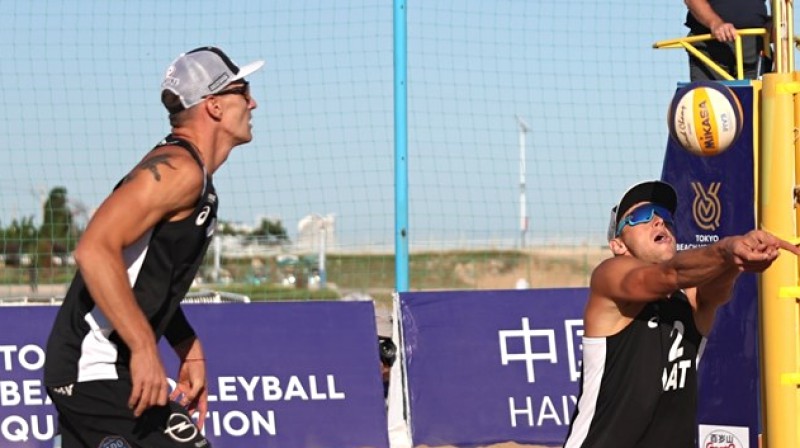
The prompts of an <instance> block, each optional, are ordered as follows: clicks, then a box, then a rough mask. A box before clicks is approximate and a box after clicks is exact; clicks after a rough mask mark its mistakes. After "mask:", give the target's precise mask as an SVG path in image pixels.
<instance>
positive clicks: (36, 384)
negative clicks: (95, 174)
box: [0, 302, 388, 448]
mask: <svg viewBox="0 0 800 448" xmlns="http://www.w3.org/2000/svg"><path fill="white" fill-rule="evenodd" d="M184 311H185V313H186V315H187V316H188V318H189V320H190V321H191V322H192V324H193V326H194V327H195V330H196V331H197V332H198V334H199V335H200V337H201V340H202V341H203V347H204V349H205V352H206V357H207V359H208V380H209V413H208V416H207V418H206V427H205V434H206V436H207V437H208V438H209V440H210V441H211V443H212V445H213V446H214V447H215V448H225V447H236V448H239V447H263V446H269V447H275V448H279V447H299V446H302V447H326V448H330V447H337V448H342V447H354V448H355V447H381V448H386V447H388V436H387V431H386V410H385V403H384V399H383V385H382V382H381V376H380V369H379V365H380V361H379V358H378V345H377V335H376V332H375V317H374V309H373V306H372V303H371V302H300V303H298V302H283V303H253V304H221V305H220V304H215V305H184ZM55 313H56V308H55V307H4V308H0V328H3V332H2V335H0V356H1V357H0V359H1V360H2V363H3V364H2V368H0V446H2V447H4V448H6V447H10V448H13V447H20V448H22V447H25V448H28V447H30V448H34V447H36V448H44V447H51V446H52V442H51V441H50V440H51V439H52V437H53V435H54V433H55V418H54V414H55V410H54V408H53V407H52V405H51V403H50V400H49V399H48V398H47V394H46V392H45V390H44V387H43V385H42V380H41V378H42V372H41V369H42V366H43V363H44V356H45V353H44V349H43V347H45V344H46V338H47V335H48V333H49V328H50V324H51V323H52V321H53V319H54V317H55ZM161 348H162V359H164V361H165V368H166V369H167V373H168V375H175V374H176V373H177V360H176V359H175V355H174V353H173V352H172V349H171V348H169V347H168V346H166V344H162V347H161Z"/></svg>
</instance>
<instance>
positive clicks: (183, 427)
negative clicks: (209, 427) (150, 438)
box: [164, 412, 197, 443]
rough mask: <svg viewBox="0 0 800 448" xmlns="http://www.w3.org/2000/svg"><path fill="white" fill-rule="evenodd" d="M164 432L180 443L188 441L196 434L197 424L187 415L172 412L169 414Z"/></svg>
mask: <svg viewBox="0 0 800 448" xmlns="http://www.w3.org/2000/svg"><path fill="white" fill-rule="evenodd" d="M164 434H166V435H168V436H170V437H172V439H173V440H175V441H177V442H181V443H185V442H188V441H190V440H192V439H194V438H195V437H196V436H197V426H195V425H194V423H192V420H191V419H190V418H189V416H188V415H185V414H179V413H177V412H176V413H174V414H172V415H170V416H169V420H168V422H167V428H166V429H165V430H164Z"/></svg>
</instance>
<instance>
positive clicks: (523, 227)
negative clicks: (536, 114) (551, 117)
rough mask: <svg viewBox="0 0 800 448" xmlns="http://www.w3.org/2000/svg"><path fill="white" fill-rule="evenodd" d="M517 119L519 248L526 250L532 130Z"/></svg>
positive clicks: (520, 119)
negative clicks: (528, 146) (527, 152)
mask: <svg viewBox="0 0 800 448" xmlns="http://www.w3.org/2000/svg"><path fill="white" fill-rule="evenodd" d="M516 118H517V124H518V125H519V230H520V236H519V247H520V249H524V248H525V234H526V233H527V232H528V210H527V202H528V201H527V199H526V197H525V177H526V173H525V134H527V133H528V130H530V128H529V127H528V125H527V124H526V123H525V121H523V120H522V118H520V117H519V115H517V116H516Z"/></svg>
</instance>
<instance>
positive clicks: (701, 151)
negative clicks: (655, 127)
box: [668, 81, 743, 156]
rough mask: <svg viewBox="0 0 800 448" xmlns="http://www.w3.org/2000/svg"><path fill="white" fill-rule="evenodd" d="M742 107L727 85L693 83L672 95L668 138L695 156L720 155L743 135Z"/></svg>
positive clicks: (705, 82) (706, 82)
mask: <svg viewBox="0 0 800 448" xmlns="http://www.w3.org/2000/svg"><path fill="white" fill-rule="evenodd" d="M742 119H743V114H742V104H741V103H740V102H739V99H738V98H737V97H736V94H734V93H733V91H732V90H731V89H730V88H728V87H727V86H725V85H723V84H720V83H719V82H716V81H696V82H693V83H690V84H688V85H686V86H685V87H682V88H680V89H679V90H678V91H677V92H675V96H674V97H673V98H672V103H671V104H670V106H669V117H668V125H669V135H670V137H671V138H672V139H673V140H674V141H675V142H676V143H677V144H678V145H679V146H680V147H682V148H683V149H685V150H687V151H689V152H691V153H692V154H695V155H698V156H714V155H717V154H721V153H722V152H724V151H725V150H727V149H728V148H730V146H731V145H732V144H733V143H734V142H735V141H736V139H737V138H738V137H739V134H741V132H742Z"/></svg>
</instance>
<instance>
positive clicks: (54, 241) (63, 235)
mask: <svg viewBox="0 0 800 448" xmlns="http://www.w3.org/2000/svg"><path fill="white" fill-rule="evenodd" d="M42 217H43V218H42V228H41V230H40V231H39V236H40V237H41V238H42V239H43V240H44V241H45V242H47V243H49V246H50V248H51V250H50V251H51V253H50V254H42V255H64V254H67V253H70V252H71V251H72V250H73V249H75V245H76V243H77V239H78V231H77V229H76V228H75V226H73V223H72V211H71V210H70V209H69V206H68V204H67V189H66V188H64V187H55V188H53V189H52V190H50V194H49V195H48V197H47V201H46V202H45V203H44V209H43V210H42Z"/></svg>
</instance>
